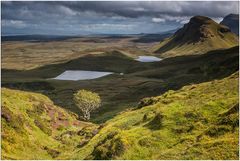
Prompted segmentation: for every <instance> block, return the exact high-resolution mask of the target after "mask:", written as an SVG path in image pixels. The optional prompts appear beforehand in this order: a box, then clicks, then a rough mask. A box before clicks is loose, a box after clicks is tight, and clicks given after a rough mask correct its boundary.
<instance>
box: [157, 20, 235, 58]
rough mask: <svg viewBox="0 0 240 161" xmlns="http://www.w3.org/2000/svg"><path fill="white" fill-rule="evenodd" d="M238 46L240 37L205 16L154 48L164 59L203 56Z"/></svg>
mask: <svg viewBox="0 0 240 161" xmlns="http://www.w3.org/2000/svg"><path fill="white" fill-rule="evenodd" d="M236 45H238V37H237V35H236V34H234V33H232V32H231V30H230V29H229V28H228V27H226V26H224V25H220V24H218V23H216V22H215V21H213V20H212V19H210V18H208V17H204V16H194V17H192V18H191V19H190V21H189V23H187V24H185V25H184V26H183V27H182V28H181V29H179V30H178V31H177V32H175V34H174V35H173V36H171V37H169V38H168V39H166V40H164V41H162V42H160V44H158V45H156V46H155V47H154V48H153V51H154V52H155V53H159V54H161V56H163V57H172V56H178V55H190V54H202V53H206V52H207V51H210V50H215V49H226V48H230V47H233V46H236Z"/></svg>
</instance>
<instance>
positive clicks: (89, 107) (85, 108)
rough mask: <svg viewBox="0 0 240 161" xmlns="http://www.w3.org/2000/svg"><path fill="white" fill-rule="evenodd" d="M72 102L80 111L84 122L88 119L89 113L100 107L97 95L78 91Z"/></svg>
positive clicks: (99, 99)
mask: <svg viewBox="0 0 240 161" xmlns="http://www.w3.org/2000/svg"><path fill="white" fill-rule="evenodd" d="M74 102H75V104H76V105H77V107H78V108H79V109H80V110H81V111H82V113H83V118H84V119H85V120H89V119H90V112H92V111H93V110H95V109H97V108H99V107H100V104H101V98H100V96H99V95H98V94H97V93H94V92H91V91H86V90H79V91H78V92H77V93H75V94H74Z"/></svg>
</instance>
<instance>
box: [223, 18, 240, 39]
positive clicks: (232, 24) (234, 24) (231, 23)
mask: <svg viewBox="0 0 240 161" xmlns="http://www.w3.org/2000/svg"><path fill="white" fill-rule="evenodd" d="M220 24H222V25H225V26H227V27H229V28H230V30H231V31H232V32H233V33H235V34H237V35H239V15H238V14H229V15H227V16H226V17H224V19H223V20H222V21H221V22H220Z"/></svg>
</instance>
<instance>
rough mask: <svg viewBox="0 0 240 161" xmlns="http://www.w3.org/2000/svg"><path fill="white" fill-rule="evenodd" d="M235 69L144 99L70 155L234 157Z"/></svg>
mask: <svg viewBox="0 0 240 161" xmlns="http://www.w3.org/2000/svg"><path fill="white" fill-rule="evenodd" d="M238 113H239V112H238V72H237V73H234V74H233V75H231V76H229V77H227V78H224V79H221V80H214V81H211V82H206V83H201V84H196V85H190V86H185V87H183V88H181V89H180V90H177V91H168V92H166V93H165V94H163V95H161V96H158V97H152V98H146V99H143V100H142V101H140V103H139V106H138V109H134V110H131V111H126V112H123V113H122V114H120V115H118V116H117V117H115V118H114V119H111V120H109V121H108V122H107V123H106V124H105V126H104V127H103V128H102V129H101V131H100V132H99V133H98V134H97V135H96V136H95V137H93V138H92V139H91V140H90V142H89V143H88V144H87V145H86V146H84V147H83V148H80V149H77V150H76V151H74V152H73V153H72V154H71V155H69V156H68V157H67V158H68V159H70V158H71V159H215V160H218V159H220V160H222V159H235V160H236V159H238V157H239V156H238V154H239V153H238V152H239V147H238V138H239V133H238V128H239V127H238V122H239V117H238V115H239V114H238Z"/></svg>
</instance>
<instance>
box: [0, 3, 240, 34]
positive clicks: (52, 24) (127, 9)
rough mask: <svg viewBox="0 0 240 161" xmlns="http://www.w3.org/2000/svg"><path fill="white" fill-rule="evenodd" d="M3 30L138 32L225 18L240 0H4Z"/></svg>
mask: <svg viewBox="0 0 240 161" xmlns="http://www.w3.org/2000/svg"><path fill="white" fill-rule="evenodd" d="M1 11H2V12H1V14H2V20H1V25H2V34H3V35H10V34H11V35H12V34H51V35H81V34H101V33H106V34H136V33H156V32H163V31H167V30H172V29H176V28H179V27H181V26H182V25H183V24H184V23H187V22H188V20H189V19H190V18H191V17H192V16H194V15H203V16H208V17H211V18H213V19H214V20H215V21H221V20H222V18H223V17H224V16H226V15H227V14H230V13H238V2H237V1H235V2H234V1H225V2H224V1H221V2H218V1H203V2H190V1H177V2H170V1H168V2H167V1H165V2H164V1H162V2H161V1H159V2H156V1H141V2H136V1H135V2H133V1H122V2H119V1H112V2H111V1H110V2H109V1H108V2H93V1H92V2H90V1H88V2H86V1H85V2H80V1H65V2H64V1H61V2H60V1H58V2H57V1H52V2H36V1H34V2H31V1H25V2H11V1H10V2H9V1H8V2H1Z"/></svg>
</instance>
